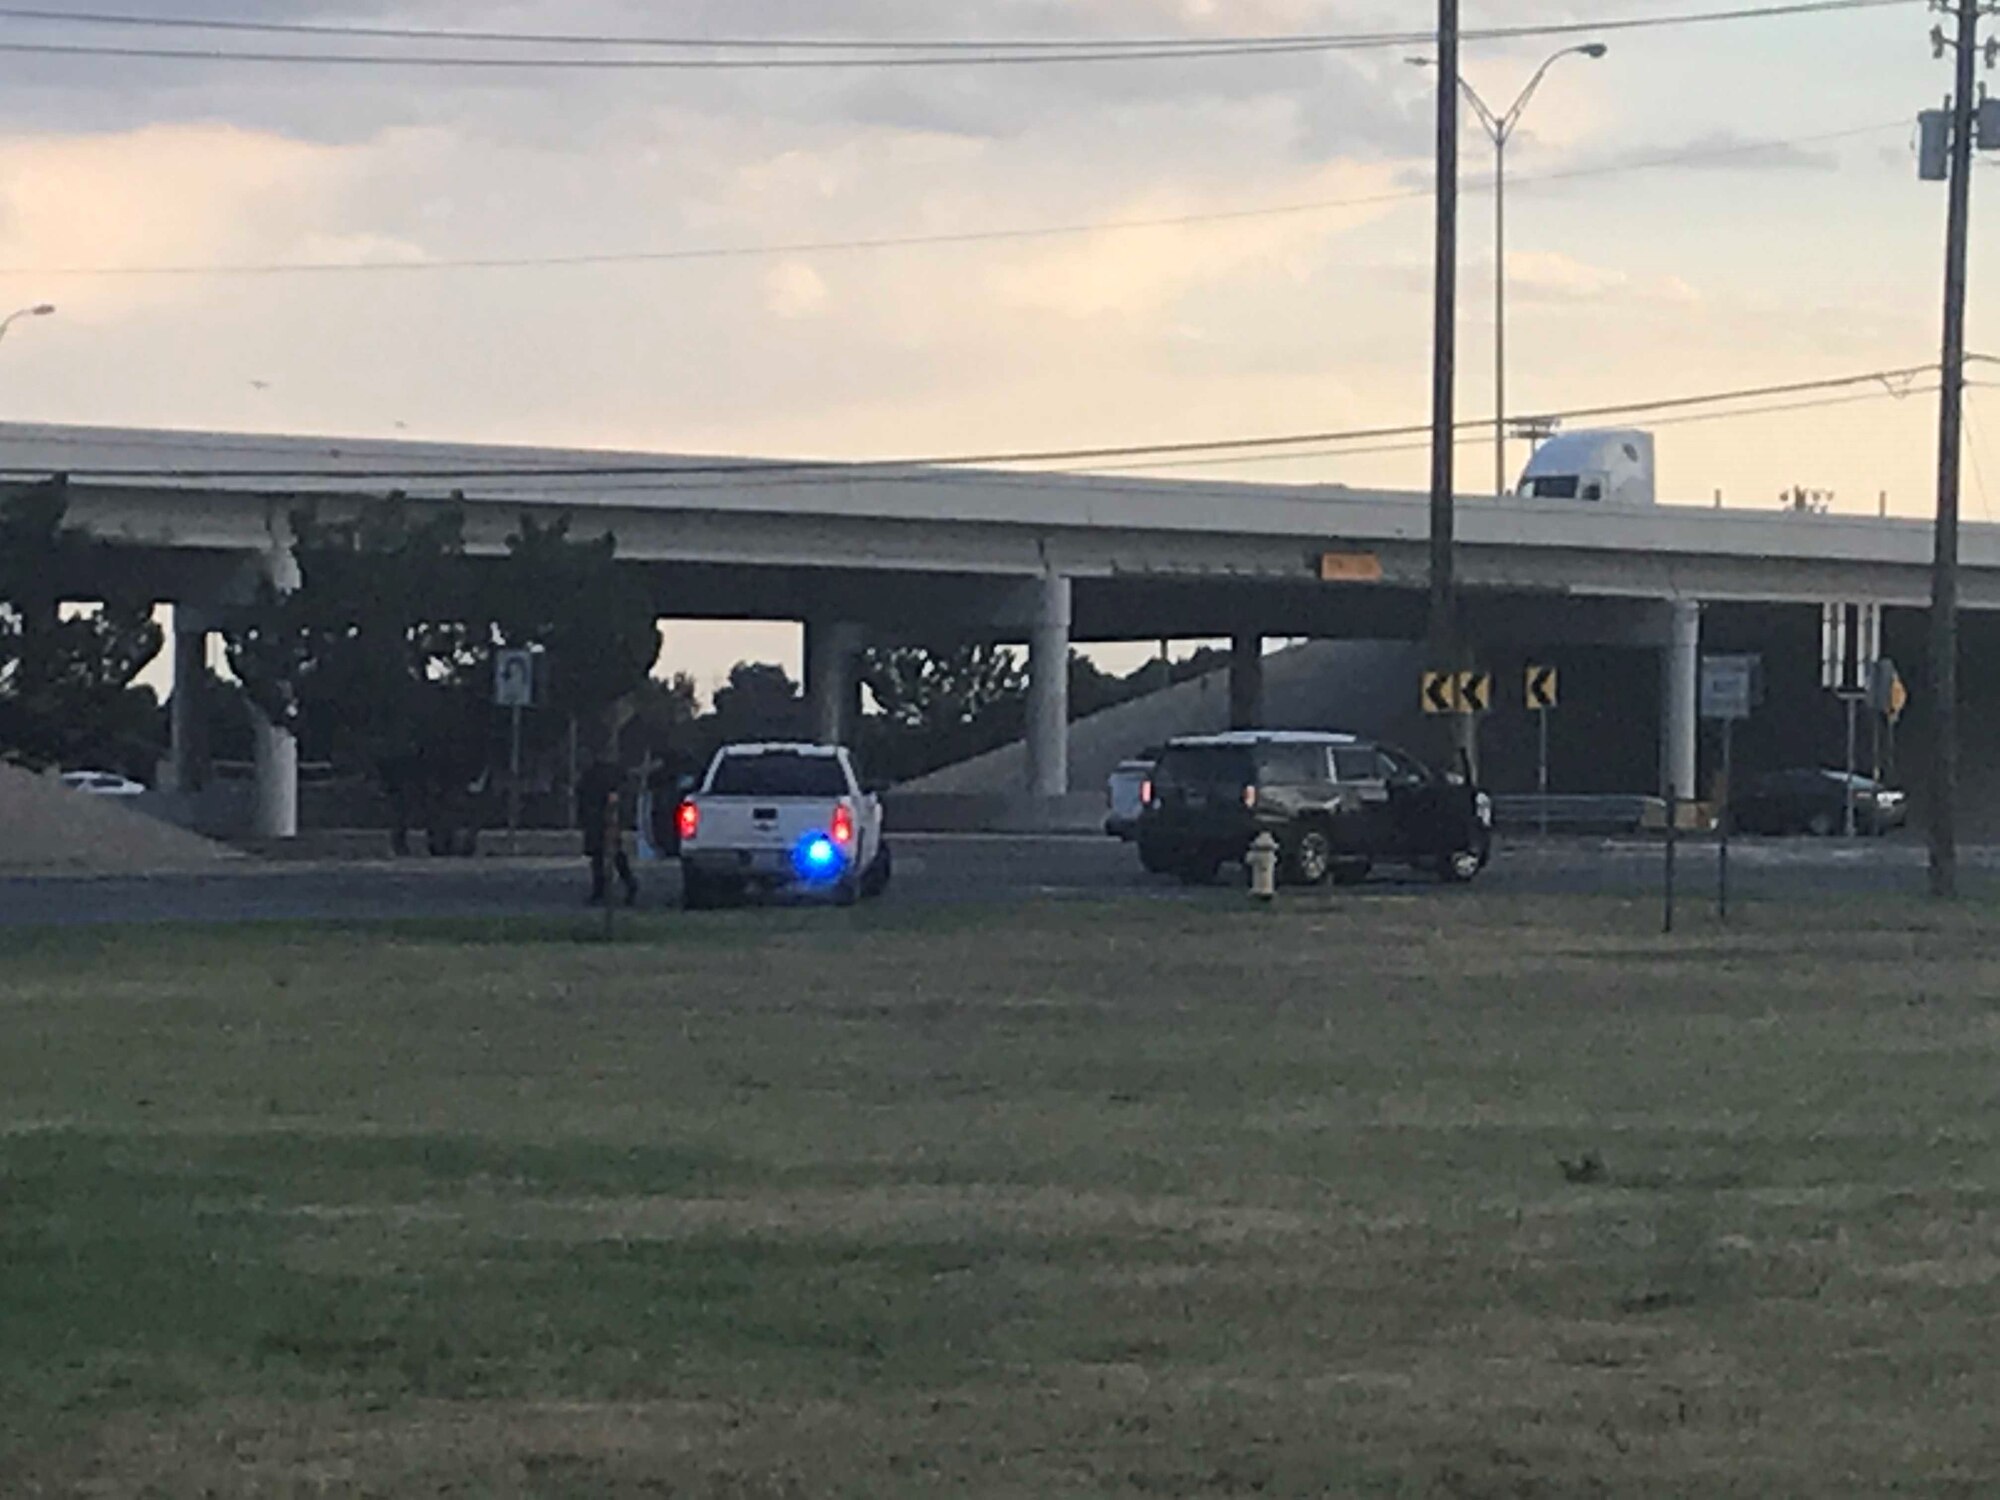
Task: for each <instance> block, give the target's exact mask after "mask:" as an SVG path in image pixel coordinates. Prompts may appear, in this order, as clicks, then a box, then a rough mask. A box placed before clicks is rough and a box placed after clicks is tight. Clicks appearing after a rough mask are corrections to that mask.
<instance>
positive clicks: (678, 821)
mask: <svg viewBox="0 0 2000 1500" xmlns="http://www.w3.org/2000/svg"><path fill="white" fill-rule="evenodd" d="M674 826H675V827H676V828H677V829H679V830H680V835H681V838H682V839H684V840H685V839H691V838H693V837H694V836H695V835H696V834H697V833H700V832H701V808H700V807H698V806H696V805H695V803H694V802H693V801H691V800H690V801H687V802H683V803H682V804H681V805H680V806H679V808H677V809H676V810H675V812H674Z"/></svg>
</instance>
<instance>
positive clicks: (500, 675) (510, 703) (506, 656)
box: [493, 651, 535, 708]
mask: <svg viewBox="0 0 2000 1500" xmlns="http://www.w3.org/2000/svg"><path fill="white" fill-rule="evenodd" d="M493 701H494V702H495V703H496V704H498V705H499V706H500V707H501V708H533V707H534V706H535V653H534V652H532V651H500V652H496V653H495V654H494V657H493Z"/></svg>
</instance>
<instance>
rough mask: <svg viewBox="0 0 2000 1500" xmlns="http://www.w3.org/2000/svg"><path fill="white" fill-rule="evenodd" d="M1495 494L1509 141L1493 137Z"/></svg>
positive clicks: (1500, 468) (1502, 433)
mask: <svg viewBox="0 0 2000 1500" xmlns="http://www.w3.org/2000/svg"><path fill="white" fill-rule="evenodd" d="M1493 493H1494V495H1495V497H1498V496H1501V495H1504V494H1506V493H1507V137H1506V135H1505V134H1504V133H1503V134H1499V135H1496V136H1494V137H1493Z"/></svg>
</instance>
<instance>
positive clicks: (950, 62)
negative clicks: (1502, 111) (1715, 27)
mask: <svg viewBox="0 0 2000 1500" xmlns="http://www.w3.org/2000/svg"><path fill="white" fill-rule="evenodd" d="M1917 3H1920V0H1795V3H1791V4H1781V5H1765V6H1745V7H1737V8H1734V9H1728V10H1713V11H1694V12H1681V13H1677V14H1672V15H1661V16H1626V17H1620V18H1615V19H1607V20H1602V21H1593V22H1583V21H1574V22H1559V23H1546V24H1539V25H1523V26H1502V27H1487V28H1470V29H1467V30H1466V31H1465V32H1464V33H1463V36H1462V39H1463V40H1465V41H1468V42H1480V41H1513V40H1521V39H1525V38H1530V37H1561V36H1573V35H1578V34H1580V33H1582V32H1586V31H1587V32H1595V33H1602V32H1622V31H1636V30H1658V29H1662V28H1668V27H1681V26H1697V25H1706V24H1711V23H1718V22H1733V21H1756V20H1770V19H1775V18H1780V17H1788V16H1802V15H1827V14H1837V13H1841V12H1850V11H1866V10H1876V9H1881V8H1884V7H1887V6H1905V5H1914V4H1917ZM0 14H5V13H0ZM12 15H13V18H14V19H17V20H25V19H34V20H39V21H56V20H61V21H69V22H77V21H79V20H80V19H82V18H80V17H78V16H61V15H59V14H58V13H55V12H36V13H34V14H33V15H32V16H31V15H29V14H27V13H25V12H19V11H16V12H13V13H12ZM168 23H179V24H182V25H191V24H197V23H195V21H194V19H193V18H186V17H168V18H154V19H152V20H150V21H148V20H144V19H142V18H139V17H113V16H108V15H101V14H100V15H96V16H93V17H91V18H90V19H89V20H88V22H87V24H124V25H134V26H137V25H159V24H168ZM300 24H303V23H300ZM279 25H280V23H275V22H273V23H262V24H261V25H260V24H258V23H242V22H238V23H231V24H230V25H229V26H228V27H227V28H226V29H231V30H245V31H248V30H253V29H254V30H257V31H260V32H269V31H271V30H275V29H277V28H278V26H279ZM216 29H222V28H216ZM385 30H387V29H385ZM286 34H299V33H297V32H290V31H288V32H287V33H286ZM312 34H314V35H327V34H329V33H328V32H314V33H312ZM331 34H334V35H339V34H342V33H341V32H339V31H334V32H332V33H331ZM344 34H346V35H349V36H354V37H357V38H358V37H361V36H362V35H364V33H363V32H361V31H359V30H347V31H346V32H345V33H344ZM530 35H531V34H529V33H515V34H508V33H483V34H482V33H456V34H453V33H446V32H438V33H429V34H426V33H413V34H411V35H405V36H402V37H401V38H400V39H402V40H415V39H437V40H444V39H447V38H449V39H450V40H452V41H456V42H467V41H474V40H478V41H489V42H490V41H494V40H498V39H500V38H502V37H506V38H508V39H509V40H510V41H526V40H527V39H528V37H529V36H530ZM378 39H379V38H378ZM1433 40H1435V33H1434V32H1429V31H1409V32H1396V33H1391V32H1358V33H1349V34H1344V35H1334V34H1321V35H1304V36H1298V37H1283V36H1279V37H1270V38H1264V37H1238V38H1228V39H1212V38H1205V37H1203V38H1173V39H1148V40H1143V41H1097V42H1067V43H1065V42H1051V41H1034V42H1029V43H1026V44H1024V45H1015V44H1010V43H1006V42H994V43H984V44H982V43H976V42H973V43H968V42H952V41H945V42H937V43H929V44H924V43H912V44H903V43H897V44H892V45H890V46H884V45H882V44H871V43H868V42H853V43H847V44H845V51H847V52H860V53H868V54H869V55H865V56H847V55H832V54H831V53H822V54H820V55H814V56H787V55H783V54H782V53H779V52H770V51H767V52H766V53H765V54H764V55H760V56H753V57H708V56H695V57H559V56H558V57H550V56H539V57H538V56H527V57H522V56H511V57H510V56H493V55H485V54H458V55H445V54H435V53H409V54H401V55H398V54H393V53H379V52H378V53H340V52H280V51H226V50H221V49H216V48H170V47H151V46H127V45H113V44H107V45H99V44H96V43H84V42H78V43H70V42H21V41H5V42H0V52H6V53H15V54H28V55H36V56H45V57H102V58H119V59H126V60H145V61H163V62H202V63H255V64H265V65H309V66H323V67H345V68H355V67H368V68H451V69H467V70H486V71H494V70H499V71H516V72H518V71H550V70H579V69H580V70H590V71H612V72H657V71H676V72H687V71H701V72H708V71H744V70H751V69H763V70H771V69H779V70H795V69H802V68H814V69H846V68H931V67H967V66H995V65H999V66H1006V65H1021V64H1034V65H1043V64H1049V63H1095V62H1148V61H1164V60H1172V59H1188V58H1220V57H1261V56H1271V55H1287V54H1301V53H1325V52H1339V51H1357V50H1368V49H1375V48H1384V47H1408V46H1421V45H1425V44H1427V43H1429V42H1431V41H1433ZM537 41H538V43H539V44H540V45H565V46H603V47H611V46H623V47H628V48H629V47H635V46H651V47H675V48H680V49H688V48H695V47H700V48H704V49H709V50H731V49H735V50H742V49H745V48H748V47H752V46H760V45H761V46H766V47H768V46H770V45H771V43H769V42H764V43H760V42H758V41H756V40H755V39H749V38H737V39H733V40H731V41H727V42H723V41H712V40H706V39H699V38H677V39H652V40H649V41H644V42H641V41H638V40H636V39H627V40H616V39H613V38H609V37H606V38H603V39H590V38H579V37H562V38H547V39H537ZM811 41H812V44H813V45H814V46H817V47H841V46H842V44H840V43H838V42H835V41H832V40H831V39H823V38H814V39H811ZM906 46H907V47H914V48H920V49H922V50H902V49H903V48H905V47H906Z"/></svg>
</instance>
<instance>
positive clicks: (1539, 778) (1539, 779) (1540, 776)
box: [1535, 708, 1549, 838]
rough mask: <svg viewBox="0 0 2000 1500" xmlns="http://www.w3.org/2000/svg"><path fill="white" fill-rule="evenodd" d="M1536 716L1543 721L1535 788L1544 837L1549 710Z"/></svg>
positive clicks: (1547, 783)
mask: <svg viewBox="0 0 2000 1500" xmlns="http://www.w3.org/2000/svg"><path fill="white" fill-rule="evenodd" d="M1535 716H1536V717H1537V718H1538V719H1540V720H1541V721H1542V723H1541V741H1542V745H1541V757H1540V760H1539V762H1538V763H1537V765H1536V767H1535V790H1536V791H1537V792H1538V793H1540V794H1541V799H1542V837H1543V838H1547V837H1548V836H1549V711H1548V710H1547V709H1546V708H1544V709H1538V710H1536V714H1535Z"/></svg>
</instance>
